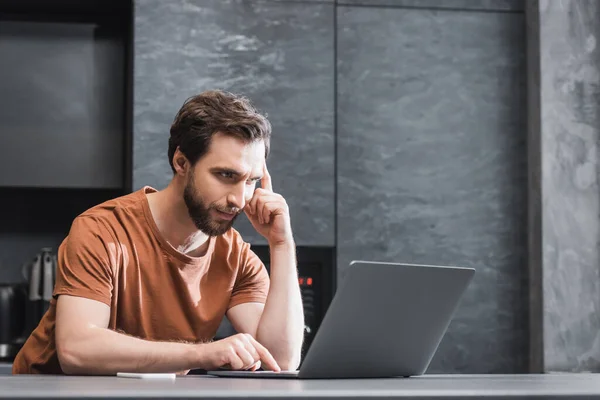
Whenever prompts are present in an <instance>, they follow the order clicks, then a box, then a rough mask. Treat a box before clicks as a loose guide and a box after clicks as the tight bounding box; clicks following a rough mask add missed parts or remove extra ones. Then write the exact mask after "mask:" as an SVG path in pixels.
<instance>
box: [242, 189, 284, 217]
mask: <svg viewBox="0 0 600 400" xmlns="http://www.w3.org/2000/svg"><path fill="white" fill-rule="evenodd" d="M254 193H255V194H254V197H252V200H250V203H249V207H250V210H251V212H252V214H253V215H255V216H257V218H258V220H259V222H260V223H261V224H264V223H265V221H264V219H263V218H262V217H261V215H262V209H263V206H264V203H265V202H269V201H277V200H280V196H279V195H277V194H275V193H272V192H266V191H265V190H264V189H257V190H256V191H255V192H254Z"/></svg>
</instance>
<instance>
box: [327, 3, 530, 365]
mask: <svg viewBox="0 0 600 400" xmlns="http://www.w3.org/2000/svg"><path fill="white" fill-rule="evenodd" d="M337 21H338V25H337V27H338V61H337V63H338V93H337V98H338V110H337V113H338V136H337V143H338V149H337V154H338V158H337V168H338V230H337V232H338V248H337V255H338V257H337V259H338V280H339V281H341V280H342V279H343V276H344V271H345V270H346V268H348V263H349V262H350V261H351V260H353V259H362V260H364V259H367V260H379V261H393V262H408V263H422V264H442V265H448V264H452V265H459V266H465V267H473V268H475V269H476V271H477V272H476V274H475V278H474V280H473V282H472V284H471V286H470V288H469V290H468V291H467V293H466V294H465V296H464V298H463V301H462V302H461V304H460V306H459V308H458V311H457V313H456V316H455V318H454V320H453V322H452V323H451V324H450V327H449V329H448V332H447V334H446V336H445V338H444V340H443V341H442V343H441V345H440V348H439V351H438V352H437V354H436V356H435V358H434V360H433V361H432V364H431V368H430V372H444V373H454V372H461V373H471V372H473V373H502V372H506V373H515V372H526V369H527V354H528V351H527V349H528V331H527V326H528V323H527V321H528V320H527V315H528V314H527V304H528V297H527V273H528V272H527V263H526V253H527V250H526V243H527V236H526V235H527V231H526V229H527V228H526V225H527V224H526V221H527V217H526V214H525V211H526V208H527V200H526V190H527V168H526V143H525V141H526V127H525V113H524V111H523V109H524V105H525V84H524V83H525V82H524V79H525V60H524V56H525V50H524V41H523V40H522V39H523V37H525V33H524V15H523V14H519V13H494V12H486V13H481V12H456V11H444V10H428V9H405V8H389V9H386V8H369V7H339V8H338V15H337ZM382 318H385V316H382Z"/></svg>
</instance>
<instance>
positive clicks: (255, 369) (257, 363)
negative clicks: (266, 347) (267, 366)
mask: <svg viewBox="0 0 600 400" xmlns="http://www.w3.org/2000/svg"><path fill="white" fill-rule="evenodd" d="M259 368H260V360H259V361H257V362H255V363H254V365H253V366H251V367H250V371H257V370H258V369H259Z"/></svg>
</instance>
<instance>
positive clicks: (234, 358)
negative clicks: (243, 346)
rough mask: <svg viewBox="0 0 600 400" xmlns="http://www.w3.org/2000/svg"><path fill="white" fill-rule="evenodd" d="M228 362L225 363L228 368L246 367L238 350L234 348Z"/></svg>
mask: <svg viewBox="0 0 600 400" xmlns="http://www.w3.org/2000/svg"><path fill="white" fill-rule="evenodd" d="M228 358H229V359H228V360H227V361H228V362H227V363H226V364H225V365H224V366H225V367H226V368H227V369H231V370H239V369H242V368H243V367H244V361H243V360H242V359H241V358H240V357H239V355H238V354H237V351H235V350H234V349H233V348H232V349H231V354H229V357H228Z"/></svg>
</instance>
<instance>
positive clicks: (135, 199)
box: [71, 189, 145, 234]
mask: <svg viewBox="0 0 600 400" xmlns="http://www.w3.org/2000/svg"><path fill="white" fill-rule="evenodd" d="M144 190H145V189H140V190H137V191H134V192H132V193H128V194H125V195H122V196H119V197H115V198H112V199H109V200H106V201H104V202H102V203H100V204H97V205H95V206H93V207H91V208H88V209H87V210H85V211H84V212H82V213H81V214H79V215H78V216H77V217H75V219H74V220H73V223H72V226H71V230H72V231H73V230H76V231H78V233H80V232H81V231H82V230H84V231H93V232H94V233H96V234H98V233H99V232H98V230H99V229H102V228H104V229H110V230H113V229H115V228H116V227H117V226H123V225H126V224H127V223H128V222H127V221H128V220H130V219H139V218H143V216H144V209H143V204H142V201H143V200H144Z"/></svg>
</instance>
